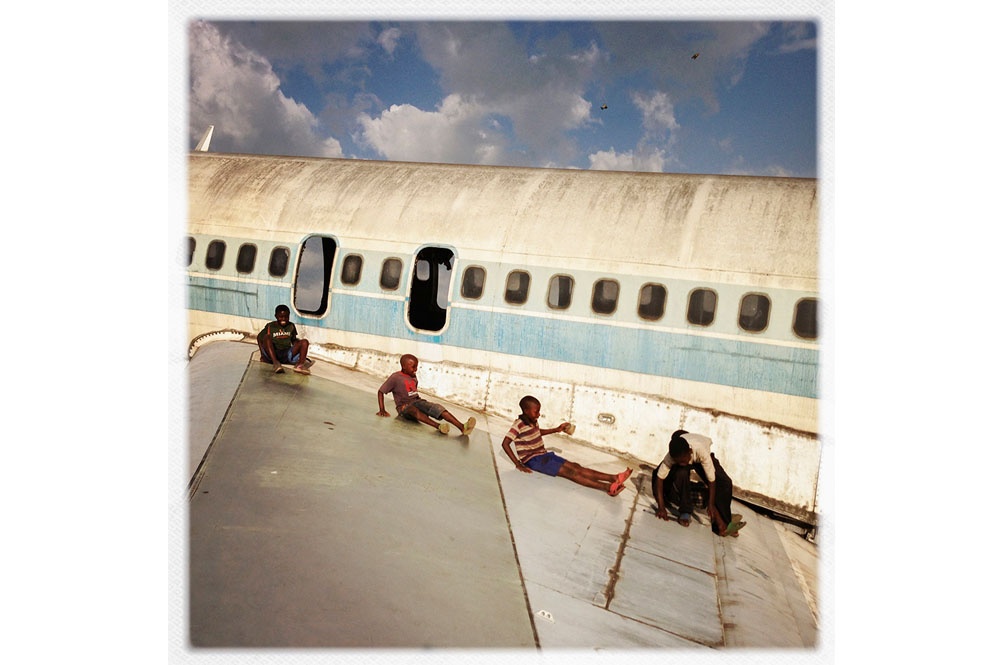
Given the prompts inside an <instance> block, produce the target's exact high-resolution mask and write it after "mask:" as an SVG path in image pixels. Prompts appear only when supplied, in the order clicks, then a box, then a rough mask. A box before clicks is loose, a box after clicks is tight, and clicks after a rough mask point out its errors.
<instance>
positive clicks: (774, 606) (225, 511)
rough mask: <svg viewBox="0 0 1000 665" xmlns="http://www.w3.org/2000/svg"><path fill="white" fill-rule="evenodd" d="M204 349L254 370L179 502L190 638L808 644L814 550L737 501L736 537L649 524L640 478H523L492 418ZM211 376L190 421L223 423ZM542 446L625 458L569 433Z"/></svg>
mask: <svg viewBox="0 0 1000 665" xmlns="http://www.w3.org/2000/svg"><path fill="white" fill-rule="evenodd" d="M216 345H219V346H223V345H225V346H230V347H231V349H230V350H229V351H225V352H223V351H222V350H218V351H216V352H215V353H213V354H207V353H205V351H206V349H201V350H199V352H198V356H196V358H195V360H194V361H192V369H194V368H195V365H196V364H198V363H199V362H205V363H209V362H210V363H212V364H215V363H217V362H221V363H224V364H225V363H230V364H231V363H234V362H235V363H237V364H238V365H239V366H240V367H243V368H247V370H248V371H247V374H246V379H245V380H244V381H243V384H242V385H241V386H240V388H239V393H238V396H237V398H236V399H235V401H233V402H232V408H231V410H230V412H229V419H228V420H227V422H226V423H225V425H224V426H223V427H222V429H221V430H220V431H219V436H218V438H217V439H216V440H215V442H214V443H213V444H212V447H211V450H210V453H209V454H208V455H207V456H206V464H205V465H204V467H203V469H202V474H203V475H202V477H200V479H198V480H197V482H196V487H195V489H194V492H193V494H192V498H191V503H190V543H189V548H190V553H191V560H190V575H189V580H190V581H189V585H190V591H189V594H190V622H189V623H190V630H191V638H192V642H193V644H194V645H197V646H202V645H227V646H241V647H260V646H332V647H368V646H371V647H397V646H402V647H424V646H437V647H441V646H449V647H450V646H461V647H466V646H468V647H490V646H497V645H498V646H513V647H529V648H531V647H535V646H536V638H535V635H536V634H537V645H538V646H539V647H540V648H541V649H542V650H543V651H544V650H546V649H561V648H573V649H581V648H582V649H608V648H638V647H642V648H650V647H652V648H669V649H692V650H699V651H701V650H711V649H720V648H721V649H726V650H732V649H740V648H743V647H752V648H754V649H757V650H759V649H761V648H764V649H781V650H785V649H797V650H804V652H805V653H811V652H813V651H814V650H815V648H816V647H817V644H818V642H819V630H818V620H817V616H816V612H817V610H816V597H815V593H816V592H815V582H816V576H815V571H816V567H817V561H818V555H817V552H816V548H815V545H812V544H811V543H808V542H806V541H804V540H802V539H800V538H795V537H792V538H791V539H790V537H789V535H788V532H787V530H785V529H784V527H783V526H782V525H780V524H779V523H776V522H772V521H771V520H768V519H767V518H765V517H763V516H761V515H757V514H755V513H753V511H751V510H749V508H748V507H746V506H740V505H739V504H735V505H734V509H735V510H736V511H737V512H741V513H743V514H744V519H745V520H746V521H747V522H748V525H747V527H746V528H745V529H743V531H742V532H741V536H740V537H739V538H718V537H716V536H714V535H713V534H712V533H711V530H710V529H709V527H708V520H707V515H705V513H704V511H701V510H697V511H696V513H695V521H693V522H692V524H691V526H690V527H688V528H684V527H682V526H680V525H679V524H678V523H677V522H676V521H670V522H663V521H662V520H659V519H657V518H656V517H655V516H654V515H653V514H652V512H651V509H650V504H651V503H652V497H651V494H650V491H649V487H648V485H649V470H648V469H637V470H636V472H635V473H634V474H633V477H632V478H631V479H630V480H629V482H628V487H627V489H626V490H625V491H624V492H623V493H621V494H620V495H619V496H617V497H610V496H608V495H607V494H605V493H602V492H600V491H597V490H593V489H588V488H585V487H582V486H579V485H576V484H574V483H572V482H570V481H568V480H565V479H562V478H552V477H549V476H543V475H541V474H537V473H533V474H525V473H522V472H520V471H518V470H516V469H515V468H514V467H513V465H512V464H511V463H510V461H509V460H508V459H507V458H506V455H505V454H504V453H503V451H502V449H501V446H500V444H501V441H502V440H503V435H504V433H505V432H506V430H507V428H508V427H509V425H510V422H508V420H507V419H506V418H499V417H495V416H486V415H484V414H477V418H478V419H479V421H480V426H479V427H477V429H476V431H475V432H474V433H473V435H472V436H471V437H470V440H468V441H465V440H464V439H463V438H462V437H459V436H456V435H455V433H452V434H451V435H450V436H447V437H446V436H441V435H440V434H437V433H436V432H434V431H433V430H431V429H430V428H428V427H426V426H422V425H416V424H411V423H405V422H402V421H399V420H397V419H395V418H390V419H385V418H379V417H377V416H375V411H376V409H377V404H376V401H375V389H376V387H377V386H378V385H379V383H380V381H379V380H378V379H376V378H374V377H371V376H368V375H365V374H362V373H359V372H352V371H349V370H346V369H342V368H337V367H335V366H333V365H331V364H329V363H324V362H318V363H317V364H316V365H315V366H314V367H313V375H312V376H309V377H303V376H299V375H296V374H294V373H292V372H290V371H288V372H286V374H284V375H273V374H271V372H270V368H269V366H267V365H263V364H261V363H256V362H250V364H249V367H247V361H246V355H245V354H246V351H247V350H248V349H249V350H250V351H251V352H252V350H253V347H252V346H249V345H247V344H238V343H221V342H219V343H213V344H211V345H209V348H210V347H214V346H216ZM198 371H201V370H198ZM205 375H206V376H215V377H216V379H215V382H214V383H213V382H212V381H209V380H207V379H205V380H202V381H201V382H200V383H201V387H202V388H203V389H207V390H208V392H207V394H202V395H200V396H199V395H195V394H192V396H191V399H192V401H194V400H199V399H202V400H205V401H215V402H218V404H217V405H215V406H210V405H208V404H203V405H202V406H201V407H200V408H199V409H198V410H196V409H192V414H194V413H196V412H197V413H213V414H214V413H218V412H219V411H220V410H221V411H222V412H225V409H224V408H223V404H225V405H228V404H229V402H230V400H231V398H232V395H231V394H229V395H227V394H226V388H225V385H230V386H232V387H231V389H233V390H234V389H235V386H234V385H232V384H233V377H232V375H231V372H228V373H227V372H219V373H217V374H213V373H212V372H206V373H205ZM429 387H430V386H429ZM192 393H194V390H192ZM450 408H451V410H452V411H453V413H455V415H456V416H458V417H459V419H461V420H464V419H465V417H467V416H468V415H469V412H467V411H463V410H461V409H459V408H456V407H453V406H450ZM553 418H555V419H556V420H558V414H554V415H553ZM193 425H194V424H192V432H194V431H197V429H196V428H195V427H194V426H193ZM543 425H544V423H543ZM201 431H204V432H209V431H213V430H212V428H211V427H210V426H203V427H202V429H201ZM208 443H209V442H208V441H206V440H202V441H200V442H198V441H194V440H192V442H191V446H192V457H196V456H197V457H199V458H200V456H201V454H202V452H198V451H199V448H205V447H207V446H208ZM546 445H547V446H548V447H549V448H550V449H555V450H556V451H558V452H559V453H560V454H561V455H563V456H564V457H566V458H568V459H571V460H573V461H576V462H579V463H581V464H583V465H584V466H588V467H591V468H597V469H601V470H604V471H608V472H617V471H620V470H622V469H623V468H625V465H626V463H625V461H623V460H621V459H619V458H618V457H616V456H614V455H611V454H609V453H606V452H602V451H598V450H594V449H593V448H590V447H588V446H584V445H580V444H578V443H576V442H574V441H573V440H572V439H571V438H568V437H566V436H564V435H550V436H549V437H546ZM494 464H495V467H494ZM729 471H730V473H738V469H729ZM498 480H499V483H498ZM515 553H516V558H515ZM522 580H523V583H522ZM205 653H216V652H214V651H209V652H206V651H205V650H199V649H195V650H194V651H193V652H190V654H195V655H197V654H205ZM190 654H189V655H190Z"/></svg>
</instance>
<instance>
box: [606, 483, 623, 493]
mask: <svg viewBox="0 0 1000 665" xmlns="http://www.w3.org/2000/svg"><path fill="white" fill-rule="evenodd" d="M623 489H625V483H623V482H622V481H620V480H615V482H613V483H611V487H609V488H608V494H610V495H611V496H618V495H619V494H621V493H622V490H623Z"/></svg>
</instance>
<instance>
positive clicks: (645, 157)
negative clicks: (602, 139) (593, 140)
mask: <svg viewBox="0 0 1000 665" xmlns="http://www.w3.org/2000/svg"><path fill="white" fill-rule="evenodd" d="M588 159H589V160H590V168H591V169H593V170H596V171H644V172H662V171H663V170H664V167H665V166H666V165H667V156H666V152H665V151H664V150H662V149H658V148H654V149H639V150H636V151H632V150H629V151H628V152H623V153H618V152H615V149H614V148H611V149H610V150H600V151H598V152H596V153H593V154H592V155H590V156H589V157H588Z"/></svg>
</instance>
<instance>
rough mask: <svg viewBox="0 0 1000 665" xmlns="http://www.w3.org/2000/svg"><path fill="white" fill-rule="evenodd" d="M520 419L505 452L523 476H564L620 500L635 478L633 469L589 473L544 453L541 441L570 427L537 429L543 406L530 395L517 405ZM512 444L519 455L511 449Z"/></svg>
mask: <svg viewBox="0 0 1000 665" xmlns="http://www.w3.org/2000/svg"><path fill="white" fill-rule="evenodd" d="M518 405H519V406H520V407H521V415H520V416H518V417H517V420H515V421H514V424H513V425H511V427H510V430H509V431H508V432H507V436H506V437H504V440H503V444H502V445H503V450H504V452H505V453H507V457H509V458H510V461H512V462H513V463H514V466H516V467H517V468H518V469H519V470H521V471H523V472H524V473H531V472H532V471H538V472H539V473H544V474H545V475H548V476H562V477H563V478H566V479H568V480H572V481H573V482H574V483H577V484H580V485H583V486H585V487H593V488H594V489H599V490H602V491H604V492H607V493H608V494H610V495H611V496H618V495H619V494H620V493H621V491H622V490H623V489H625V480H626V479H628V477H629V476H630V475H632V469H628V468H626V469H625V470H624V471H622V472H621V473H618V474H610V473H603V472H601V471H597V470H595V469H588V468H587V467H584V466H580V465H579V464H577V463H576V462H570V461H569V460H565V459H563V458H562V457H559V456H558V455H556V454H555V453H553V452H551V451H548V450H546V449H545V444H543V443H542V437H543V436H545V435H546V434H553V433H555V432H565V431H566V430H567V429H568V428H569V427H571V425H570V424H569V423H563V424H561V425H559V427H553V428H551V429H541V428H539V427H538V416H539V415H540V414H541V411H542V403H541V402H539V401H538V400H537V399H536V398H534V397H532V396H531V395H526V396H524V397H522V398H521V401H520V402H518ZM511 444H513V445H514V448H515V449H516V450H517V454H516V455H515V454H514V451H513V450H512V449H511Z"/></svg>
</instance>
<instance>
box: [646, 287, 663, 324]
mask: <svg viewBox="0 0 1000 665" xmlns="http://www.w3.org/2000/svg"><path fill="white" fill-rule="evenodd" d="M666 307H667V289H666V287H665V286H663V285H662V284H646V285H644V286H643V287H642V288H641V289H639V316H640V317H641V318H643V319H646V320H647V321H659V320H660V319H662V318H663V312H664V311H665V310H666Z"/></svg>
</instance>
